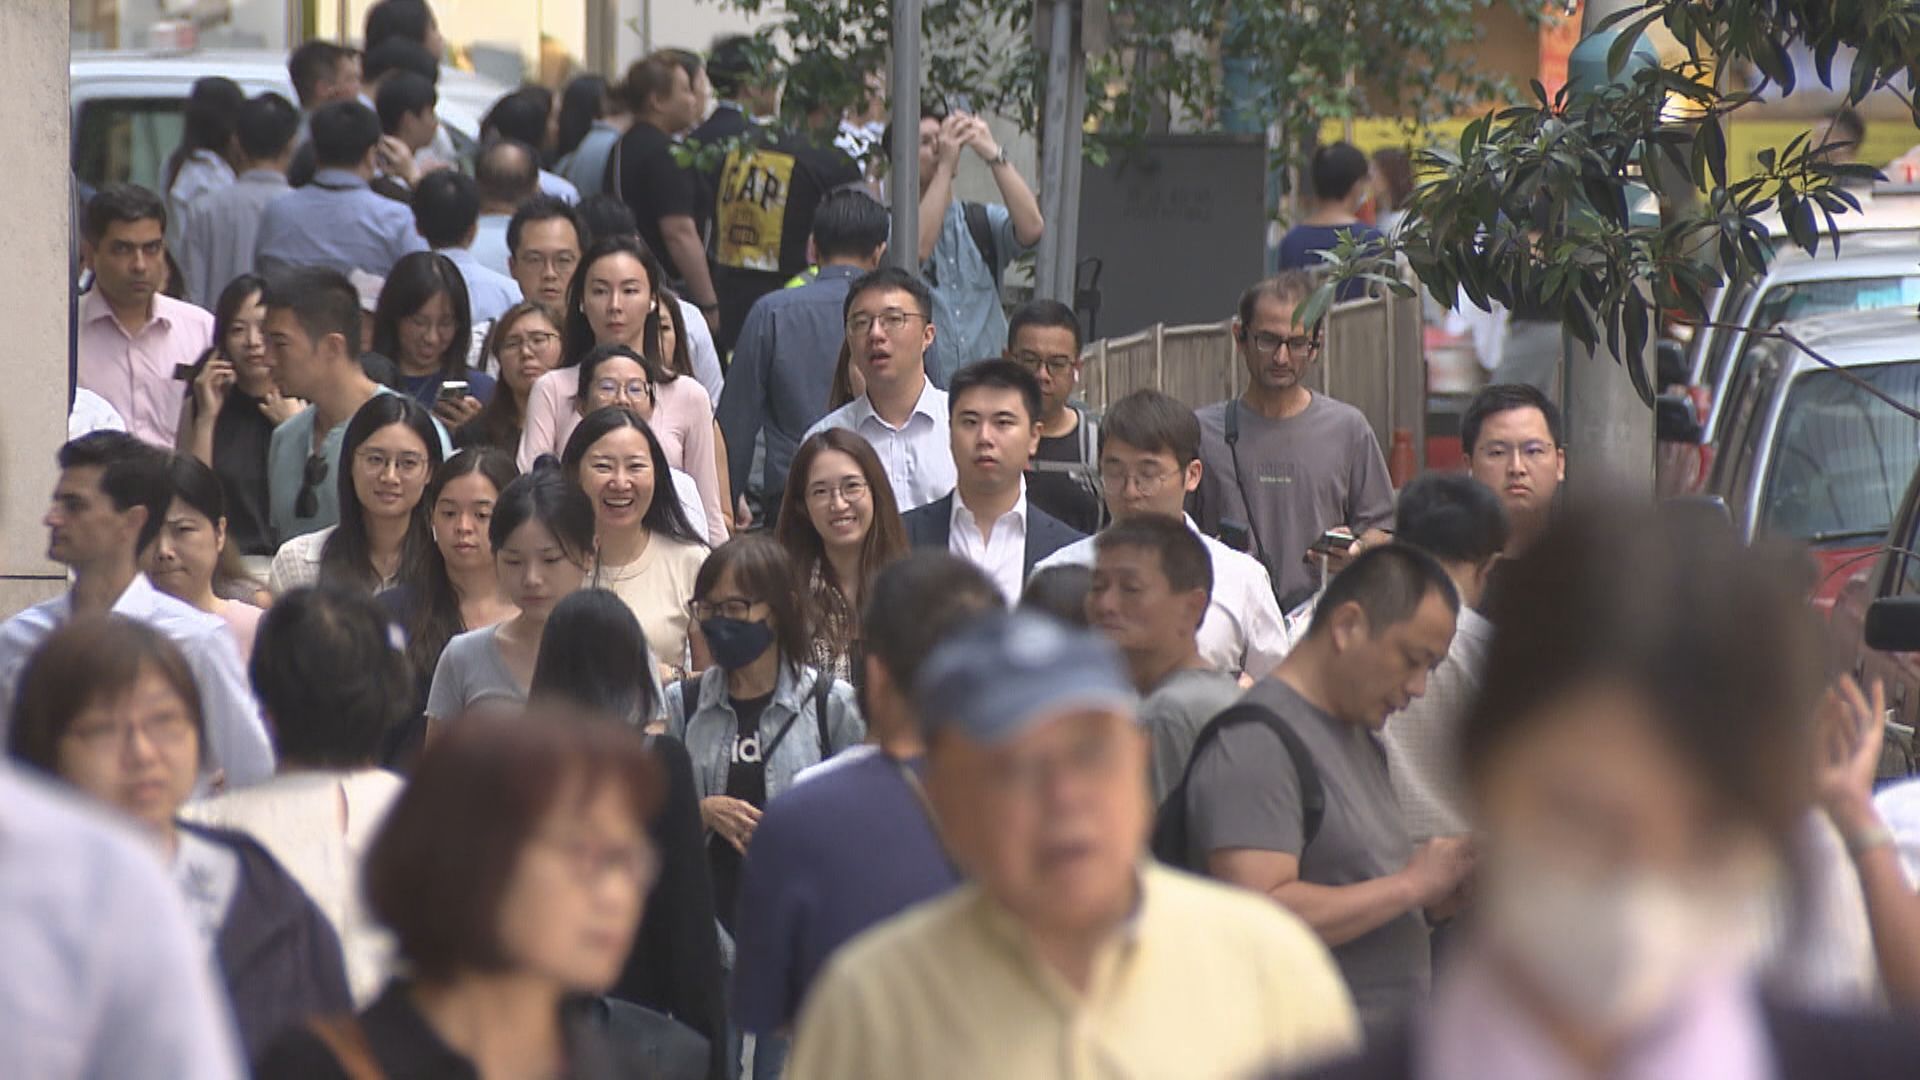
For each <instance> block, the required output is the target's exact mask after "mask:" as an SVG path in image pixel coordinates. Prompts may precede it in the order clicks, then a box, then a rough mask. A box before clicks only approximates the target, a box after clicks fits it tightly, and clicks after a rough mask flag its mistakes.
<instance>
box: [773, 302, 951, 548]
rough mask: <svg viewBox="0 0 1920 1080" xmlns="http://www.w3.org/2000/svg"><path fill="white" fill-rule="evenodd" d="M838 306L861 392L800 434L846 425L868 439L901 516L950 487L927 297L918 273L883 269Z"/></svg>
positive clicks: (943, 398) (942, 406) (942, 404)
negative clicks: (930, 370) (931, 366)
mask: <svg viewBox="0 0 1920 1080" xmlns="http://www.w3.org/2000/svg"><path fill="white" fill-rule="evenodd" d="M844 310H845V315H846V324H847V351H848V354H849V356H850V357H851V359H852V362H853V368H854V370H855V371H857V372H859V373H860V376H861V378H863V379H865V380H866V385H867V389H866V392H865V393H863V394H861V395H860V396H859V397H856V398H854V399H853V400H852V401H849V402H847V403H846V404H845V405H842V406H840V407H839V408H838V409H835V410H834V411H832V412H830V413H828V414H827V415H825V416H823V417H821V418H820V421H819V422H818V423H816V424H814V425H813V426H812V427H811V428H808V429H807V435H808V436H812V435H813V434H814V433H815V432H820V431H825V430H826V429H828V428H836V427H837V428H846V429H847V430H849V431H852V432H855V433H857V434H859V435H860V436H861V437H862V438H864V439H866V440H867V441H868V442H870V443H872V444H873V449H874V451H875V452H876V453H878V454H879V455H880V463H881V464H882V465H884V466H886V469H887V479H888V480H889V481H890V482H892V484H893V497H894V501H896V502H897V503H899V505H900V512H901V513H903V514H904V513H906V512H907V511H909V510H912V509H914V508H915V507H918V506H925V505H926V504H928V503H930V502H933V501H934V500H935V499H938V498H940V497H941V496H943V495H945V494H947V493H948V492H950V491H952V490H953V486H954V478H955V472H954V466H953V454H952V453H951V451H950V450H949V449H948V434H947V432H948V428H947V395H946V392H945V391H943V390H941V389H940V388H939V387H937V386H935V385H933V382H932V381H931V380H929V379H928V378H927V350H928V349H929V348H931V347H932V345H933V334H934V330H933V296H932V294H931V293H929V292H928V291H927V286H926V283H925V282H922V281H921V280H920V279H919V278H918V277H915V276H914V275H913V274H911V273H909V272H907V271H905V270H902V269H900V268H899V267H894V266H889V267H885V268H882V269H879V270H875V271H874V272H872V273H870V274H866V275H864V276H862V277H859V278H857V279H855V280H854V282H853V284H852V285H850V286H848V287H847V303H846V308H845V309H844ZM801 441H802V442H805V441H806V439H805V438H802V439H801Z"/></svg>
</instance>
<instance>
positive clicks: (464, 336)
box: [373, 251, 473, 379]
mask: <svg viewBox="0 0 1920 1080" xmlns="http://www.w3.org/2000/svg"><path fill="white" fill-rule="evenodd" d="M442 293H445V294H446V297H447V306H449V307H451V308H453V337H452V338H451V339H450V340H449V341H448V342H447V347H446V348H445V349H443V350H441V353H440V374H441V376H442V377H444V378H448V379H458V378H462V377H464V376H465V375H466V373H467V350H468V349H469V348H470V347H471V346H472V345H473V305H472V304H471V303H470V302H469V301H468V299H467V282H466V279H465V278H462V277H461V276H460V268H459V267H457V266H455V265H453V260H452V259H449V258H447V257H446V256H445V255H442V254H440V253H439V252H437V251H416V252H413V253H412V254H409V255H402V256H401V257H400V261H399V262H396V263H394V264H393V269H392V270H391V271H389V272H388V274H387V281H386V284H384V285H382V286H381V287H380V303H379V304H378V306H376V307H375V308H374V309H373V351H374V352H377V353H379V354H380V355H381V356H384V357H386V358H387V359H389V360H392V361H393V364H394V368H395V370H400V320H402V319H405V318H407V317H408V316H410V315H412V314H414V313H415V312H417V311H419V310H420V309H421V308H423V307H425V306H426V305H427V302H428V301H430V300H432V299H433V298H434V297H436V296H439V295H440V294H442Z"/></svg>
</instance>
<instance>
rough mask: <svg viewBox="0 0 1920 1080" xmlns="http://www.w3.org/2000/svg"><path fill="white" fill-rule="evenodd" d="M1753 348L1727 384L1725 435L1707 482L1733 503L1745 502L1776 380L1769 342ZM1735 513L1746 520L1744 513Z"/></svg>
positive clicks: (1777, 362) (1773, 353)
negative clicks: (1768, 404) (1762, 427)
mask: <svg viewBox="0 0 1920 1080" xmlns="http://www.w3.org/2000/svg"><path fill="white" fill-rule="evenodd" d="M1753 351H1754V353H1755V354H1756V355H1755V356H1754V357H1753V358H1752V359H1749V360H1748V361H1747V362H1745V363H1743V364H1741V365H1740V366H1739V368H1738V369H1737V370H1736V371H1735V372H1734V376H1733V383H1732V384H1731V385H1730V386H1728V387H1727V398H1726V401H1727V408H1728V410H1729V414H1728V417H1727V420H1726V430H1727V435H1726V438H1724V439H1722V440H1720V443H1719V446H1720V454H1719V456H1718V457H1716V458H1715V459H1714V462H1713V478H1712V480H1711V482H1710V483H1709V485H1708V487H1709V490H1712V491H1718V492H1721V493H1723V494H1725V495H1726V496H1727V501H1728V503H1729V504H1730V505H1732V506H1746V505H1748V504H1747V501H1746V498H1745V494H1746V491H1747V489H1749V488H1750V487H1751V486H1752V482H1751V479H1750V477H1749V474H1750V473H1751V472H1752V470H1753V459H1754V458H1755V457H1756V456H1757V454H1756V451H1757V450H1758V449H1759V447H1758V439H1759V435H1760V432H1759V427H1760V424H1759V418H1760V417H1762V416H1764V415H1765V414H1766V403H1767V400H1768V399H1769V398H1771V397H1772V396H1773V387H1774V384H1775V382H1777V381H1778V379H1779V371H1780V360H1779V357H1778V356H1777V355H1776V351H1775V348H1774V347H1773V346H1772V344H1771V343H1768V342H1761V343H1758V344H1757V345H1756V347H1755V349H1754V350H1753ZM1737 516H1738V517H1739V518H1740V520H1742V521H1745V520H1746V517H1745V515H1744V514H1739V515H1737Z"/></svg>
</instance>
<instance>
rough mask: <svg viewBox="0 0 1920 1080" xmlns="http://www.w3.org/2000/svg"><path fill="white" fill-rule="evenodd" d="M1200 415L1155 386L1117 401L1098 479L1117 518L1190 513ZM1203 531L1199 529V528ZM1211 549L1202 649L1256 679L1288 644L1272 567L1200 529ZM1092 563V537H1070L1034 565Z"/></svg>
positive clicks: (1108, 420)
mask: <svg viewBox="0 0 1920 1080" xmlns="http://www.w3.org/2000/svg"><path fill="white" fill-rule="evenodd" d="M1203 468H1204V466H1203V465H1202V464H1201V463H1200V422H1199V421H1198V420H1197V419H1195V418H1194V415H1193V410H1192V409H1190V408H1188V407H1187V406H1185V405H1183V404H1181V403H1180V402H1178V401H1175V400H1174V399H1173V398H1170V397H1168V396H1167V395H1165V394H1162V393H1159V392H1158V391H1154V390H1136V391H1134V392H1133V393H1131V394H1128V395H1127V396H1126V397H1123V398H1121V399H1120V400H1119V401H1116V402H1114V403H1113V405H1112V407H1111V408H1109V409H1108V410H1107V413H1106V416H1105V417H1104V418H1103V419H1102V420H1101V422H1100V486H1101V489H1102V492H1103V493H1104V494H1105V496H1106V500H1107V509H1108V510H1109V511H1110V512H1111V514H1112V516H1113V519H1114V520H1115V521H1124V520H1126V519H1127V518H1129V517H1134V516H1137V515H1140V514H1164V515H1167V516H1170V517H1177V518H1181V519H1183V520H1185V521H1186V523H1187V527H1188V528H1190V529H1192V528H1194V524H1193V519H1192V518H1190V517H1186V514H1185V506H1184V504H1185V501H1186V496H1187V493H1188V492H1191V491H1193V490H1194V489H1195V488H1197V487H1199V486H1200V474H1201V470H1202V469H1203ZM1194 531H1195V532H1199V530H1198V529H1194ZM1200 539H1201V540H1202V541H1203V542H1205V544H1206V545H1207V553H1208V554H1210V555H1212V556H1213V590H1212V594H1211V595H1210V596H1209V598H1208V602H1207V614H1206V617H1205V618H1204V619H1203V620H1202V621H1201V623H1200V634H1199V645H1200V655H1201V657H1202V658H1204V659H1205V660H1206V661H1207V663H1208V664H1211V665H1212V666H1213V667H1214V668H1215V669H1217V670H1220V671H1224V672H1226V673H1228V674H1229V675H1235V676H1239V675H1245V676H1246V677H1247V678H1248V679H1249V680H1254V679H1258V678H1260V677H1261V676H1263V675H1265V674H1266V673H1267V672H1269V671H1271V670H1273V667H1274V665H1275V664H1278V663H1279V662H1280V660H1281V658H1282V657H1284V656H1286V655H1287V650H1288V648H1289V647H1290V641H1291V639H1290V635H1289V632H1288V628H1287V622H1286V618H1285V616H1283V615H1281V614H1280V605H1279V603H1278V602H1277V601H1276V600H1275V599H1274V595H1273V582H1272V579H1271V578H1269V577H1268V575H1267V571H1266V568H1264V567H1262V566H1261V565H1260V563H1259V562H1258V561H1257V560H1255V559H1253V558H1252V557H1251V556H1249V555H1247V554H1245V553H1244V552H1239V551H1235V550H1233V549H1232V548H1230V547H1228V546H1227V545H1225V544H1223V543H1221V542H1220V541H1218V540H1215V539H1214V538H1213V537H1211V536H1206V535H1204V534H1202V535H1201V537H1200ZM1093 563H1094V546H1093V541H1092V540H1091V539H1088V540H1082V541H1080V542H1079V543H1076V544H1069V545H1068V546H1066V547H1064V548H1061V549H1060V550H1059V551H1057V552H1055V553H1054V555H1053V557H1052V558H1049V559H1047V560H1045V561H1044V562H1042V563H1040V565H1038V566H1036V567H1035V568H1034V569H1035V570H1045V569H1046V568H1047V567H1049V566H1065V565H1073V566H1086V567H1091V566H1092V565H1093Z"/></svg>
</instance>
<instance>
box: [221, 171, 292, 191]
mask: <svg viewBox="0 0 1920 1080" xmlns="http://www.w3.org/2000/svg"><path fill="white" fill-rule="evenodd" d="M233 182H234V183H236V184H269V185H271V186H273V187H285V186H287V174H286V173H283V172H281V171H280V170H278V169H248V170H247V171H246V172H243V173H241V174H240V175H239V176H236V177H234V178H233Z"/></svg>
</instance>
